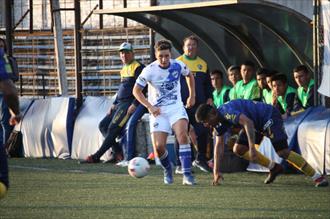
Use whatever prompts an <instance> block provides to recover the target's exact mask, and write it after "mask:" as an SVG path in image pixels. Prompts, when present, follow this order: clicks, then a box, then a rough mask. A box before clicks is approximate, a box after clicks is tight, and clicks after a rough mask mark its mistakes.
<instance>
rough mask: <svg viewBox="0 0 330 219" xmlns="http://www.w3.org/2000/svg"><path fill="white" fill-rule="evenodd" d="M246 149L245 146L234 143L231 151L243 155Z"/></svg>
mask: <svg viewBox="0 0 330 219" xmlns="http://www.w3.org/2000/svg"><path fill="white" fill-rule="evenodd" d="M247 151H248V149H247V147H246V146H243V145H240V144H234V147H233V152H234V153H235V154H236V155H238V156H243V155H244V154H245V153H246V152H247Z"/></svg>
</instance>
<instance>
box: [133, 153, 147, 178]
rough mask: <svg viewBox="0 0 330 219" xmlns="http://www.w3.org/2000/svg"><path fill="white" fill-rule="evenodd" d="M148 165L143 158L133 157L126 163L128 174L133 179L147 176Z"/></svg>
mask: <svg viewBox="0 0 330 219" xmlns="http://www.w3.org/2000/svg"><path fill="white" fill-rule="evenodd" d="M149 169H150V165H149V163H148V161H147V160H146V159H144V158H143V157H135V158H133V159H132V160H130V161H129V163H128V173H129V175H130V176H132V177H135V178H142V177H145V176H146V175H148V172H149Z"/></svg>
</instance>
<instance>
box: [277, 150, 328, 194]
mask: <svg viewBox="0 0 330 219" xmlns="http://www.w3.org/2000/svg"><path fill="white" fill-rule="evenodd" d="M277 153H278V155H279V156H280V157H282V158H283V159H286V161H288V162H289V163H290V164H291V165H292V166H294V167H295V168H296V169H298V170H300V171H301V172H303V173H304V174H305V175H306V176H309V177H311V178H312V180H313V181H314V183H315V187H325V186H328V185H329V183H328V180H327V179H326V178H325V177H324V176H322V175H321V174H320V173H318V172H316V171H315V169H314V168H313V167H312V166H311V165H309V164H308V163H307V161H306V160H305V159H304V158H303V157H302V156H301V155H299V154H297V153H296V152H294V151H290V150H289V149H287V148H286V149H283V150H280V151H278V152H277Z"/></svg>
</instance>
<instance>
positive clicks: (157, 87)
mask: <svg viewBox="0 0 330 219" xmlns="http://www.w3.org/2000/svg"><path fill="white" fill-rule="evenodd" d="M171 48H172V46H171V43H170V42H169V41H167V40H160V41H158V42H157V43H156V44H155V56H156V59H157V60H156V61H154V62H152V63H151V64H149V65H148V66H147V67H145V68H144V69H143V71H142V73H141V74H140V75H139V77H138V78H137V80H136V83H135V86H134V88H133V94H134V96H135V98H136V99H137V100H138V101H139V102H140V103H141V104H143V105H144V106H145V107H146V108H147V109H148V111H149V113H150V132H151V138H152V142H153V147H154V151H155V152H156V154H157V156H158V157H159V159H160V162H161V164H162V167H163V169H164V183H165V184H172V183H173V173H172V166H171V163H170V160H169V157H168V152H167V150H166V140H167V136H168V135H169V134H172V130H173V131H174V133H175V135H176V138H177V140H178V142H179V144H180V148H179V158H180V161H181V164H182V171H183V181H182V184H183V185H194V184H195V179H194V177H193V176H192V174H191V148H190V145H189V137H188V115H187V113H186V110H185V107H186V108H191V107H192V106H193V105H194V104H195V81H194V77H193V75H192V74H191V73H190V71H189V69H188V68H187V66H186V65H185V64H183V62H181V61H178V60H174V59H171ZM181 74H182V75H184V76H186V80H187V84H188V88H189V98H188V100H187V104H186V106H184V105H183V103H182V100H181V92H180V75H181ZM147 84H148V99H146V97H145V95H144V94H143V93H142V90H143V88H144V87H145V86H147Z"/></svg>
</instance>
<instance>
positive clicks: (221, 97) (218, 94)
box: [210, 70, 230, 107]
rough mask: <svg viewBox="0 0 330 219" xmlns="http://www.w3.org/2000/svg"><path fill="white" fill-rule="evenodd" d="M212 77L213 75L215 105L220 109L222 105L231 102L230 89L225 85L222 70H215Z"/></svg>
mask: <svg viewBox="0 0 330 219" xmlns="http://www.w3.org/2000/svg"><path fill="white" fill-rule="evenodd" d="M210 75H211V83H212V87H213V88H214V91H213V93H212V95H213V104H214V105H215V106H216V107H219V106H221V105H222V104H224V103H226V102H228V101H229V91H230V87H229V86H227V85H224V83H223V75H222V72H221V71H220V70H213V71H212V72H211V74H210Z"/></svg>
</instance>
